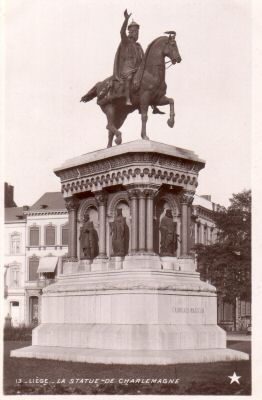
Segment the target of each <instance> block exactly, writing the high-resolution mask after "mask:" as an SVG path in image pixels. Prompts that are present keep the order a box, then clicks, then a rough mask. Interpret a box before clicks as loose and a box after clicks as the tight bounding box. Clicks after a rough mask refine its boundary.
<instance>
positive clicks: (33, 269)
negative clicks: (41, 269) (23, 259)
mask: <svg viewBox="0 0 262 400" xmlns="http://www.w3.org/2000/svg"><path fill="white" fill-rule="evenodd" d="M38 265H39V258H38V257H32V258H29V281H36V280H37V279H38V273H37V269H38Z"/></svg>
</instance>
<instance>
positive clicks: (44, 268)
mask: <svg viewBox="0 0 262 400" xmlns="http://www.w3.org/2000/svg"><path fill="white" fill-rule="evenodd" d="M57 261H58V257H54V256H52V257H51V256H49V257H42V258H40V261H39V266H38V270H37V272H41V273H43V272H54V271H55V268H56V265H57Z"/></svg>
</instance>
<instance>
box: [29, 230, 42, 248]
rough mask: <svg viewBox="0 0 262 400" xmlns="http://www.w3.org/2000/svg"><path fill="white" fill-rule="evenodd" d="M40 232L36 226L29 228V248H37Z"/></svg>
mask: <svg viewBox="0 0 262 400" xmlns="http://www.w3.org/2000/svg"><path fill="white" fill-rule="evenodd" d="M39 239H40V230H39V227H37V226H31V228H30V230H29V243H30V246H39Z"/></svg>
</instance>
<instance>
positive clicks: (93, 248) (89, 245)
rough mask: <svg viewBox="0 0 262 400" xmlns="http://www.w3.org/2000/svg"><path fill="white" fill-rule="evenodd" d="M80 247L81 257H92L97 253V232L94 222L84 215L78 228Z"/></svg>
mask: <svg viewBox="0 0 262 400" xmlns="http://www.w3.org/2000/svg"><path fill="white" fill-rule="evenodd" d="M79 239H80V248H81V251H82V253H83V256H82V257H81V258H82V259H90V260H92V259H94V258H95V257H96V256H97V255H98V234H97V231H96V230H95V228H94V224H93V222H92V221H90V220H89V215H85V217H84V223H83V226H82V228H81V230H80V237H79Z"/></svg>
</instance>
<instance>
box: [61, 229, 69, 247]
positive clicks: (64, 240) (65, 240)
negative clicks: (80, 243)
mask: <svg viewBox="0 0 262 400" xmlns="http://www.w3.org/2000/svg"><path fill="white" fill-rule="evenodd" d="M62 246H68V225H65V226H63V227H62Z"/></svg>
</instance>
